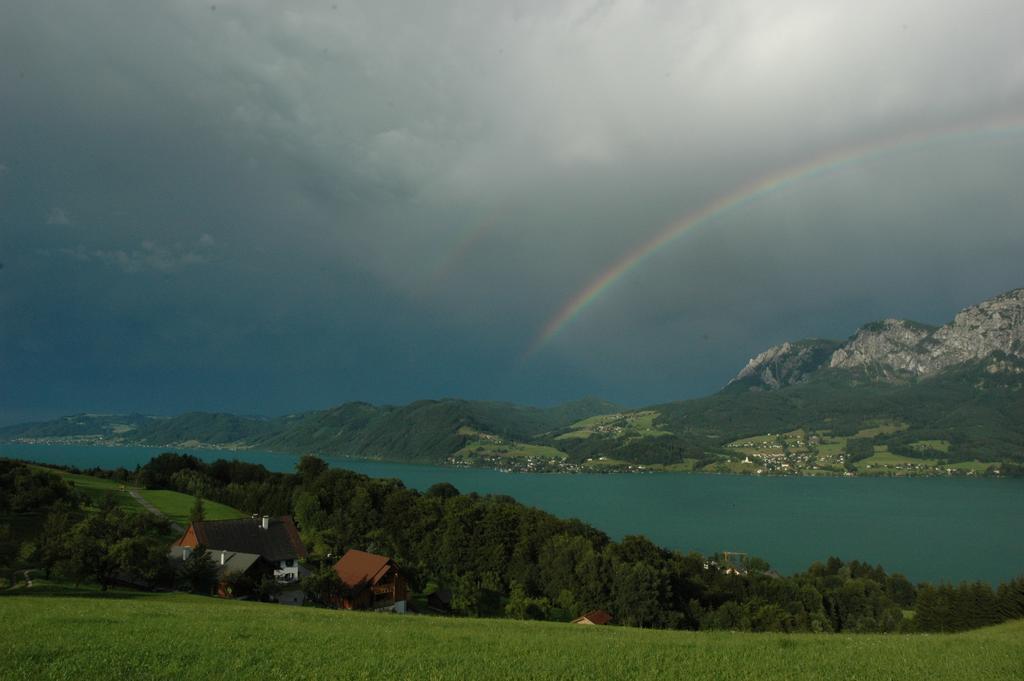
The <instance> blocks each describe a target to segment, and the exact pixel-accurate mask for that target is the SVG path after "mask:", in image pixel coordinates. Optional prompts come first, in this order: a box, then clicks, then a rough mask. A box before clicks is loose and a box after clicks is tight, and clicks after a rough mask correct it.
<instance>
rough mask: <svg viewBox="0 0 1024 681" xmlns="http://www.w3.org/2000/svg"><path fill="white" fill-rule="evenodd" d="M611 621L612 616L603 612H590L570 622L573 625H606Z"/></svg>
mask: <svg viewBox="0 0 1024 681" xmlns="http://www.w3.org/2000/svg"><path fill="white" fill-rule="evenodd" d="M611 621H612V614H611V613H610V612H606V611H604V610H591V611H590V612H587V613H584V614H582V615H580V616H579V617H577V618H576V619H574V620H573V621H572V623H573V624H608V623H609V622H611Z"/></svg>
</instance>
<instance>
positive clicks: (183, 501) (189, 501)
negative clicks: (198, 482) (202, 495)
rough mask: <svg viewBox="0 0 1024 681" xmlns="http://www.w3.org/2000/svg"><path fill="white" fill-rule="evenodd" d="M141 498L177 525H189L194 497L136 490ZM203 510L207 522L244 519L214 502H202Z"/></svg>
mask: <svg viewBox="0 0 1024 681" xmlns="http://www.w3.org/2000/svg"><path fill="white" fill-rule="evenodd" d="M138 492H139V494H140V495H142V498H143V499H145V500H146V501H148V502H149V503H151V504H153V505H154V506H156V507H157V508H158V509H160V510H161V511H162V512H163V513H164V515H166V516H167V517H168V518H170V519H171V520H173V521H174V522H176V523H178V524H179V525H183V526H187V525H188V523H189V520H188V516H189V511H191V510H192V506H193V504H195V503H196V499H195V497H193V496H191V495H189V494H182V493H181V492H172V491H170V490H165V489H143V490H138ZM203 509H204V511H205V514H204V515H205V518H206V519H207V520H230V519H231V518H244V517H246V516H245V514H244V513H242V512H240V511H237V510H235V509H233V508H231V507H230V506H225V505H224V504H218V503H217V502H216V501H209V500H206V499H204V500H203Z"/></svg>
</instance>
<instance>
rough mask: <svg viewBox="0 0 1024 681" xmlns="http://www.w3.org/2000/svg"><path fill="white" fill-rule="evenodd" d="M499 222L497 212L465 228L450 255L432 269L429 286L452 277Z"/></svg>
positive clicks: (432, 286) (431, 286)
mask: <svg viewBox="0 0 1024 681" xmlns="http://www.w3.org/2000/svg"><path fill="white" fill-rule="evenodd" d="M497 222H498V215H496V214H495V215H491V216H489V217H487V218H486V219H484V220H481V221H480V222H478V223H477V224H476V225H475V226H473V227H470V228H469V229H467V230H465V231H464V232H463V234H462V236H461V237H460V238H459V239H458V241H457V242H456V243H455V245H454V247H453V248H452V249H451V251H450V252H449V253H448V255H447V256H446V257H445V258H443V259H442V260H441V262H440V263H438V264H437V266H436V267H434V268H433V269H432V270H431V271H430V274H429V276H428V282H429V283H428V287H429V288H434V287H435V286H437V285H438V284H440V283H441V282H443V281H444V280H445V279H447V278H448V277H450V276H451V274H452V272H454V271H455V269H456V268H457V267H458V266H459V265H460V264H461V263H462V261H463V260H465V259H466V257H467V256H468V255H469V253H470V252H471V251H472V250H473V248H474V247H475V246H476V245H477V244H478V243H479V242H480V241H481V240H482V239H483V238H484V237H485V236H487V235H488V234H489V233H490V232H491V231H492V230H493V229H494V226H495V225H496V224H497Z"/></svg>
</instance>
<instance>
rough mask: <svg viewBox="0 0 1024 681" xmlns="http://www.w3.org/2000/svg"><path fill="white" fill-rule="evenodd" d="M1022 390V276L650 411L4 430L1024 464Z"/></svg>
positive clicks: (438, 410) (506, 407)
mask: <svg viewBox="0 0 1024 681" xmlns="http://www.w3.org/2000/svg"><path fill="white" fill-rule="evenodd" d="M1022 388H1024V289H1016V290H1014V291H1009V292H1007V293H1004V294H1002V295H999V296H996V297H995V298H992V299H990V300H987V301H984V302H982V303H979V304H977V305H974V306H971V307H968V308H966V309H964V310H962V311H961V312H960V313H959V314H957V315H956V317H955V318H954V319H953V320H952V321H950V322H949V323H948V324H945V325H943V326H940V327H935V326H929V325H927V324H921V323H917V322H913V321H908V320H900V319H886V320H883V321H878V322H872V323H869V324H866V325H864V326H862V327H861V328H860V329H858V330H857V331H856V332H855V333H854V334H853V335H852V336H851V337H849V338H848V339H846V340H828V339H805V340H796V341H790V342H786V343H782V344H781V345H777V346H775V347H772V348H769V349H767V350H765V351H764V352H762V353H760V354H758V355H757V356H755V357H753V358H752V359H751V360H750V361H749V362H748V363H747V365H746V366H745V367H744V368H743V369H742V370H741V371H740V372H739V373H738V374H737V375H736V377H735V378H734V379H733V380H732V381H730V382H729V384H728V385H727V386H725V388H723V389H722V390H721V391H719V392H718V393H715V394H714V395H710V396H708V397H703V398H698V399H691V400H684V401H679V402H671V403H667V404H659V405H653V406H650V407H645V408H641V409H625V408H623V407H621V406H619V405H616V404H613V403H611V402H608V401H605V400H601V399H598V398H585V399H581V400H577V401H574V402H569V403H566V404H562V405H558V406H555V407H549V408H539V407H530V406H523V405H517V404H511V403H505V402H486V401H470V400H460V399H442V400H423V401H418V402H413V403H411V404H408V405H404V406H378V405H372V404H368V403H364V402H349V403H346V404H342V405H340V406H337V407H333V408H330V409H325V410H319V411H311V412H305V413H301V414H295V415H290V416H284V417H277V418H261V417H247V416H237V415H233V414H223V413H205V412H192V413H187V414H182V415H180V416H175V417H170V418H167V417H153V416H144V415H140V414H130V415H96V414H78V415H74V416H67V417H63V418H61V419H56V420H53V421H47V422H39V423H27V424H18V425H13V426H7V427H4V428H0V440H7V441H21V442H41V441H53V440H55V439H62V438H63V439H68V438H71V439H82V440H93V441H101V442H109V443H115V444H146V445H160V446H168V447H173V446H189V445H191V446H197V445H199V446H219V447H231V448H258V449H264V450H271V451H285V452H298V453H306V452H316V453H319V454H322V455H326V456H352V457H365V458H378V459H386V460H395V461H414V462H421V463H443V462H448V463H463V464H467V463H468V464H474V463H475V464H477V465H494V466H501V465H502V462H507V461H520V462H521V461H524V460H526V461H537V460H544V459H548V460H552V461H558V462H560V463H561V464H563V465H574V464H582V463H584V462H591V461H593V462H596V461H613V462H622V463H627V464H663V465H671V464H681V463H683V462H690V464H689V465H690V466H691V468H700V467H704V466H709V465H716V464H718V463H721V462H722V461H725V460H728V459H729V458H730V457H731V455H732V454H733V453H734V452H733V451H731V450H730V449H729V448H730V446H735V443H736V442H737V441H739V440H742V439H743V438H751V437H754V436H757V435H760V434H765V433H769V434H770V433H776V434H778V433H786V432H794V431H796V430H798V429H802V430H801V431H800V432H804V433H815V434H822V436H823V437H824V436H831V437H853V436H858V437H860V438H861V439H863V438H867V439H871V440H872V444H873V445H874V446H875V447H876V450H877V449H878V448H879V447H883V448H887V449H886V450H885V451H889V452H899V453H901V454H902V455H906V456H921V457H931V458H933V459H934V458H936V457H939V456H940V455H941V458H942V459H943V460H948V461H966V460H976V461H982V462H984V461H1011V462H1012V461H1017V462H1020V461H1024V389H1022ZM879 424H889V426H888V427H881V428H879V427H877V426H878V425H879ZM865 434H866V435H865ZM808 437H809V436H808ZM816 437H817V435H816ZM929 443H931V444H929ZM935 443H942V444H935ZM869 451H870V450H869Z"/></svg>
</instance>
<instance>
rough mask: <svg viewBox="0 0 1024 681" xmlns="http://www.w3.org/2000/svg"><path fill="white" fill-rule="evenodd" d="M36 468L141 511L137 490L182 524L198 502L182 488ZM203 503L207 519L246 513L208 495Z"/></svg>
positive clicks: (95, 499) (90, 494) (94, 497)
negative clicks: (150, 486)
mask: <svg viewBox="0 0 1024 681" xmlns="http://www.w3.org/2000/svg"><path fill="white" fill-rule="evenodd" d="M36 468H40V469H41V470H46V471H49V472H52V473H56V474H57V475H59V476H61V477H62V478H64V480H66V481H67V482H69V483H71V484H72V485H73V486H74V487H75V489H77V490H79V491H80V492H83V493H85V495H86V496H88V497H89V500H90V502H91V503H92V504H96V503H98V502H99V500H100V499H101V498H103V497H104V496H105V495H107V494H110V495H112V496H113V497H114V500H115V501H116V502H117V504H118V506H122V507H124V508H127V509H130V510H136V511H140V512H141V511H145V509H144V508H143V507H142V505H141V504H139V502H138V501H137V500H136V499H135V498H134V497H133V496H132V495H131V494H130V493H129V490H134V491H136V492H138V493H139V494H140V495H141V496H142V497H143V498H144V499H145V500H146V501H148V502H149V503H151V504H153V506H155V507H156V508H157V509H159V510H160V511H161V512H163V513H164V515H166V516H167V517H168V518H170V519H171V520H173V521H174V522H176V523H178V524H180V525H188V514H189V511H190V510H191V508H192V505H193V504H194V503H195V497H193V496H191V495H189V494H182V493H181V492H172V491H170V490H148V489H141V488H137V487H131V486H129V485H122V483H120V482H117V481H115V480H107V479H106V478H95V477H92V476H91V475H79V474H76V473H68V472H66V471H62V470H58V469H54V468H46V467H45V466H36ZM203 506H204V507H205V511H206V519H207V520H228V519H230V518H242V517H244V515H245V514H243V513H241V512H239V511H237V510H235V509H233V508H231V507H230V506H225V505H224V504H218V503H217V502H215V501H209V500H206V499H204V500H203ZM147 512H148V511H147Z"/></svg>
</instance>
